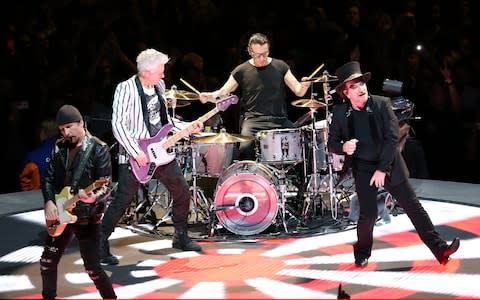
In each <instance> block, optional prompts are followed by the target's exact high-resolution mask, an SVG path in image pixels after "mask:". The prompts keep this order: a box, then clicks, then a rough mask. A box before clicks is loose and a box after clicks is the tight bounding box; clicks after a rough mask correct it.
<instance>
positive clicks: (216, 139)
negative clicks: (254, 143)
mask: <svg viewBox="0 0 480 300" xmlns="http://www.w3.org/2000/svg"><path fill="white" fill-rule="evenodd" d="M253 139H254V137H250V136H245V135H240V134H230V133H227V132H225V130H222V131H220V133H217V134H214V135H210V136H203V137H199V138H194V139H193V140H192V142H193V143H205V144H227V143H237V142H247V141H251V140H253Z"/></svg>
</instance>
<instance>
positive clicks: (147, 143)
mask: <svg viewBox="0 0 480 300" xmlns="http://www.w3.org/2000/svg"><path fill="white" fill-rule="evenodd" d="M236 103H238V97H237V96H235V95H231V96H227V97H224V98H220V99H218V100H217V102H216V103H215V104H216V105H215V108H214V109H212V110H210V111H209V112H207V113H206V114H204V115H203V116H201V117H200V118H198V121H200V122H202V123H203V122H205V121H206V120H208V119H210V118H211V117H212V116H214V115H215V114H216V113H218V112H219V111H225V110H226V109H227V108H228V107H229V106H230V105H231V104H236ZM193 126H194V123H193V122H192V123H191V124H190V125H189V126H187V127H186V128H184V129H182V130H180V131H179V132H177V133H175V134H173V135H171V136H169V137H168V138H166V137H167V135H168V133H169V132H170V130H171V129H172V128H173V125H172V124H167V125H165V126H163V127H162V128H161V129H160V131H159V132H158V133H157V134H156V135H155V136H153V137H151V138H146V139H140V140H139V141H138V144H139V146H140V149H141V150H142V151H143V152H144V153H145V154H146V155H147V158H148V163H147V164H146V165H145V166H140V165H139V164H138V163H137V161H136V160H135V158H133V157H132V156H130V157H129V162H130V165H131V167H132V171H133V174H134V175H135V177H136V178H137V180H138V181H139V182H140V183H147V182H148V181H150V179H152V176H153V174H154V173H155V170H156V169H157V167H159V166H162V165H165V164H167V163H169V162H171V161H172V160H174V159H175V153H174V152H167V150H168V148H170V147H172V146H173V145H175V143H176V142H178V141H179V140H180V139H182V138H184V137H185V136H188V135H189V134H190V132H191V131H192V129H193Z"/></svg>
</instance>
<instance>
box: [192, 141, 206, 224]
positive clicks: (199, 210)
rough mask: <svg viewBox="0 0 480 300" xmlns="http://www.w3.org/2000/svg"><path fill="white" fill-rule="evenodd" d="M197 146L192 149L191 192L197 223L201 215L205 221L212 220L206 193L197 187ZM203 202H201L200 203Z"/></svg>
mask: <svg viewBox="0 0 480 300" xmlns="http://www.w3.org/2000/svg"><path fill="white" fill-rule="evenodd" d="M195 148H196V147H195V146H192V147H191V153H192V186H191V187H190V190H191V191H192V202H193V206H192V208H191V209H192V211H193V213H194V214H195V221H196V222H198V221H199V215H200V214H201V215H202V217H203V220H209V219H210V214H209V211H208V210H209V209H210V202H209V201H208V199H207V197H206V196H205V193H204V192H203V190H202V189H201V188H200V187H199V186H198V185H197V177H198V176H199V175H198V173H197V167H196V156H197V151H196V149H195ZM199 201H201V202H199Z"/></svg>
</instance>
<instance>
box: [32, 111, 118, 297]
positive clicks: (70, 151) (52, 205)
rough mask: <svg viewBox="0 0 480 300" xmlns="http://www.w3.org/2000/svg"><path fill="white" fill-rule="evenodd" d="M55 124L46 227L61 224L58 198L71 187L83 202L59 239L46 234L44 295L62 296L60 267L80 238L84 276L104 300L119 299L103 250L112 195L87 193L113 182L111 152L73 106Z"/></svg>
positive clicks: (46, 180) (42, 261)
mask: <svg viewBox="0 0 480 300" xmlns="http://www.w3.org/2000/svg"><path fill="white" fill-rule="evenodd" d="M56 121H57V125H58V129H59V131H60V133H61V135H62V138H60V139H59V140H57V142H56V144H55V147H54V149H53V151H52V155H51V159H50V162H49V164H48V167H47V169H46V171H45V177H44V181H43V183H42V194H43V198H44V209H45V218H46V220H47V224H48V223H49V222H54V221H55V220H58V219H59V211H60V210H61V209H63V207H57V205H56V200H55V199H56V198H55V196H56V195H57V194H59V193H60V192H61V191H62V190H64V189H65V188H66V187H70V192H72V193H73V194H75V196H76V197H78V198H79V201H78V202H76V204H75V206H74V208H73V209H72V210H71V212H72V214H73V215H75V216H76V219H77V220H76V222H75V223H71V224H68V225H66V227H65V229H64V230H63V232H62V233H61V234H60V235H59V236H56V237H52V236H50V235H47V238H46V242H45V248H44V250H43V254H42V257H41V259H40V273H41V276H42V282H43V289H42V296H43V298H44V299H54V298H55V297H56V296H57V276H58V263H59V261H60V259H61V257H62V254H63V252H64V250H65V248H66V247H67V246H68V244H69V242H70V241H71V240H72V238H73V236H74V235H75V236H76V237H77V239H78V241H79V248H80V254H81V256H82V259H83V264H84V267H85V271H86V272H87V274H88V275H89V276H90V278H91V279H92V281H93V282H94V284H95V286H96V287H97V290H98V291H99V292H100V295H101V296H102V298H104V299H107V298H108V299H115V298H116V295H115V292H114V290H113V287H112V284H111V282H110V278H109V277H108V276H107V275H106V273H105V271H104V270H103V268H102V266H101V264H100V256H99V251H98V249H99V242H100V232H101V225H100V224H101V217H102V214H103V211H104V208H105V203H106V199H107V197H108V193H107V194H106V195H105V194H104V195H103V197H100V196H99V197H98V198H96V196H95V195H94V194H93V191H92V192H90V193H86V192H85V190H83V189H84V188H86V187H87V186H89V185H91V184H92V183H93V182H95V181H96V180H98V179H101V178H106V177H108V178H111V175H112V165H111V157H110V152H109V147H108V145H107V144H105V143H104V142H102V141H101V140H99V139H98V138H96V137H94V136H92V135H91V134H90V133H89V132H88V131H87V129H86V128H85V124H84V121H83V118H82V115H81V114H80V112H79V111H78V109H77V108H75V107H74V106H71V105H63V106H62V107H61V108H60V109H59V110H58V112H57V117H56ZM67 194H68V193H67ZM72 197H73V195H72Z"/></svg>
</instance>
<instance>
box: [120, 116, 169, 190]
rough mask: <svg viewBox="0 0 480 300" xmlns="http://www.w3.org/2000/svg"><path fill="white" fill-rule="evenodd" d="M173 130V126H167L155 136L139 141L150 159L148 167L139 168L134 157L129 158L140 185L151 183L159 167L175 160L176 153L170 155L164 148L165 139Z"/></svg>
mask: <svg viewBox="0 0 480 300" xmlns="http://www.w3.org/2000/svg"><path fill="white" fill-rule="evenodd" d="M172 128H173V125H172V124H167V125H165V126H163V127H162V129H160V131H159V132H158V133H157V134H156V135H155V136H153V137H151V138H147V139H141V140H139V141H138V145H139V146H140V149H141V150H142V151H143V152H144V153H145V154H146V155H147V158H148V163H147V165H146V166H143V167H141V166H139V165H138V163H137V161H136V160H135V158H133V157H132V156H130V157H129V158H128V159H129V161H130V166H131V167H132V171H133V174H134V175H135V177H136V178H137V180H138V181H139V182H140V183H147V182H148V181H150V179H152V176H153V174H154V173H155V170H156V169H157V167H158V166H161V165H165V164H167V163H169V162H171V161H172V160H174V159H175V153H168V152H167V149H165V148H164V143H165V137H166V136H167V135H168V133H169V132H170V130H171V129H172Z"/></svg>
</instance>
